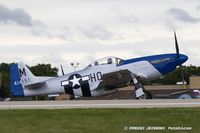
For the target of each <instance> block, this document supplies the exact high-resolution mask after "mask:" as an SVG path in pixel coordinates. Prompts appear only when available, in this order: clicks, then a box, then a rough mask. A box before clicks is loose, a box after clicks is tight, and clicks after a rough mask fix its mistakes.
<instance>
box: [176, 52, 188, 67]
mask: <svg viewBox="0 0 200 133" xmlns="http://www.w3.org/2000/svg"><path fill="white" fill-rule="evenodd" d="M187 60H188V57H187V56H186V55H183V54H180V57H179V59H178V61H177V63H178V65H181V64H183V63H184V62H186V61H187Z"/></svg>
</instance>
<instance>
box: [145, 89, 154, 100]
mask: <svg viewBox="0 0 200 133" xmlns="http://www.w3.org/2000/svg"><path fill="white" fill-rule="evenodd" d="M143 91H144V93H145V95H146V99H152V94H151V93H150V92H149V91H147V90H143Z"/></svg>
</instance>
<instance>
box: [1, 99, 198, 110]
mask: <svg viewBox="0 0 200 133" xmlns="http://www.w3.org/2000/svg"><path fill="white" fill-rule="evenodd" d="M168 107H200V99H189V100H188V99H154V100H73V101H2V102H0V109H71V108H168Z"/></svg>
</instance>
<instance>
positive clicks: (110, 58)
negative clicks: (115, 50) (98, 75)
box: [87, 56, 124, 67]
mask: <svg viewBox="0 0 200 133" xmlns="http://www.w3.org/2000/svg"><path fill="white" fill-rule="evenodd" d="M123 61H124V60H123V59H120V58H117V57H114V56H108V57H104V58H101V59H99V60H96V61H94V62H93V63H91V64H90V65H88V66H87V67H94V66H100V65H109V64H116V65H119V64H121V63H122V62H123Z"/></svg>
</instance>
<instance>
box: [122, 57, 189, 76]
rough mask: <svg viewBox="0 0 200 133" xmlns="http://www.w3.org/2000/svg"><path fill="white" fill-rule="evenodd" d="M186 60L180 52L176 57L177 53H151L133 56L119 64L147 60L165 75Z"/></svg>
mask: <svg viewBox="0 0 200 133" xmlns="http://www.w3.org/2000/svg"><path fill="white" fill-rule="evenodd" d="M165 59H167V61H165V62H160V63H153V62H156V61H160V60H165ZM187 60H188V57H187V56H186V55H183V54H180V57H179V58H178V57H177V54H161V55H153V56H146V57H141V58H133V59H128V60H124V61H123V62H122V63H121V64H120V65H126V64H130V63H135V62H139V61H148V62H149V63H151V64H152V65H153V66H154V67H155V68H156V69H157V70H158V71H159V72H160V73H161V74H163V75H165V74H167V73H169V72H171V71H173V70H175V69H176V67H177V66H179V65H181V64H183V63H184V62H185V61H187Z"/></svg>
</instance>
